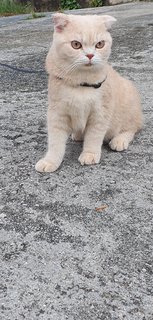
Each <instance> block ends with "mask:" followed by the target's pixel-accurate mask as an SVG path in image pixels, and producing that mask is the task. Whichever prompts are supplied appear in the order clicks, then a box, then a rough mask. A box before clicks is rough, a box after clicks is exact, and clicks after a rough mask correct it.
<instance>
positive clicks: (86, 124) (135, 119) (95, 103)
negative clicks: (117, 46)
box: [36, 13, 143, 172]
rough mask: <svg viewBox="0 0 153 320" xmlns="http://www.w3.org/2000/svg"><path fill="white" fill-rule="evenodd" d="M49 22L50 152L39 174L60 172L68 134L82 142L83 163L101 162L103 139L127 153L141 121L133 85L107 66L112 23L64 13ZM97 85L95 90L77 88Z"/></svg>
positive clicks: (102, 18) (105, 18) (106, 18)
mask: <svg viewBox="0 0 153 320" xmlns="http://www.w3.org/2000/svg"><path fill="white" fill-rule="evenodd" d="M53 19H54V35H53V42H52V46H51V48H50V50H49V53H48V55H47V59H46V69H47V71H48V73H49V83H48V97H49V107H48V114H47V118H48V151H47V153H46V155H45V156H44V158H42V159H41V160H39V161H38V162H37V164H36V170H37V171H40V172H43V171H45V172H53V171H55V170H57V169H58V168H59V166H60V165H61V163H62V160H63V157H64V153H65V146H66V141H67V139H68V137H69V136H70V135H72V137H73V139H74V140H83V150H82V153H81V154H80V156H79V159H78V160H79V162H80V163H81V165H84V164H86V165H92V164H96V163H99V162H100V159H101V147H102V144H103V141H104V140H105V141H107V142H108V143H109V146H110V148H111V149H112V150H116V151H122V150H125V149H127V148H128V145H129V143H130V142H131V141H132V140H133V138H134V135H135V133H136V132H137V131H139V130H140V129H141V128H142V122H143V121H142V111H141V105H140V98H139V94H138V92H137V90H136V88H135V87H134V85H133V83H132V82H131V81H129V80H126V79H124V78H123V77H121V76H120V75H119V74H118V73H117V72H116V71H115V70H114V69H113V68H112V67H111V66H110V65H109V64H108V58H109V56H110V53H111V45H112V38H111V35H110V33H109V31H108V30H109V29H110V28H111V25H112V24H113V23H114V22H115V21H116V19H115V18H113V17H111V16H97V15H86V16H79V15H76V16H75V15H65V14H62V13H57V14H55V15H54V18H53ZM73 46H75V47H77V48H74V47H73ZM101 46H102V47H101ZM101 82H102V84H101V86H100V87H99V88H94V87H87V86H81V85H80V84H83V83H88V84H89V85H95V84H98V83H101Z"/></svg>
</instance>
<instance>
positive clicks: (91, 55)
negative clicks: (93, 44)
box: [86, 53, 94, 60]
mask: <svg viewBox="0 0 153 320" xmlns="http://www.w3.org/2000/svg"><path fill="white" fill-rule="evenodd" d="M86 57H87V58H89V60H91V59H92V58H93V57H94V54H92V53H91V54H86Z"/></svg>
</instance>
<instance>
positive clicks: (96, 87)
mask: <svg viewBox="0 0 153 320" xmlns="http://www.w3.org/2000/svg"><path fill="white" fill-rule="evenodd" d="M106 78H107V77H106ZM106 78H105V79H104V80H103V81H102V82H98V83H95V84H89V83H87V82H83V83H80V86H81V87H89V88H95V89H98V88H100V87H101V85H102V83H103V82H105V80H106Z"/></svg>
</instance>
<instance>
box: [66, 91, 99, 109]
mask: <svg viewBox="0 0 153 320" xmlns="http://www.w3.org/2000/svg"><path fill="white" fill-rule="evenodd" d="M62 96H63V98H64V99H62V100H63V103H64V104H65V107H66V108H67V111H69V112H70V113H73V112H74V113H80V114H81V113H85V112H89V111H90V110H93V109H94V108H96V107H97V106H98V105H99V103H100V100H101V93H100V91H98V90H96V89H95V88H88V87H81V86H78V87H77V88H66V89H65V90H63V92H62Z"/></svg>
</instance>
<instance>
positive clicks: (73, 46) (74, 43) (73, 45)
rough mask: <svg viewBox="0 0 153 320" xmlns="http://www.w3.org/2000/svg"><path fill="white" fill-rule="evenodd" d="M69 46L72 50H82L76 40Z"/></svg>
mask: <svg viewBox="0 0 153 320" xmlns="http://www.w3.org/2000/svg"><path fill="white" fill-rule="evenodd" d="M71 46H72V48H73V49H80V48H82V44H81V43H80V42H79V41H76V40H73V41H71Z"/></svg>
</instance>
